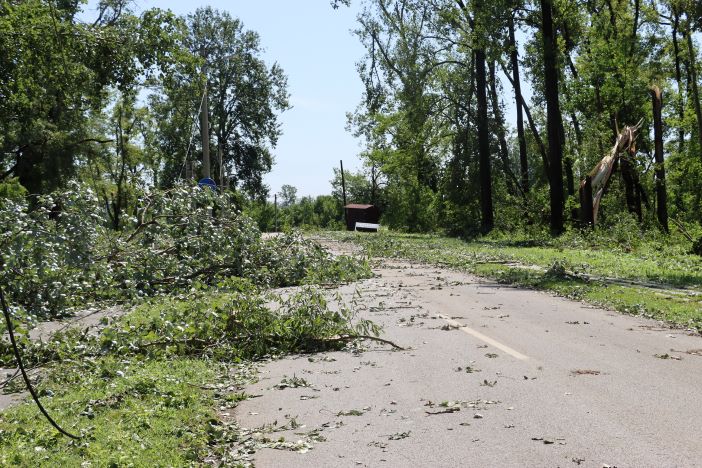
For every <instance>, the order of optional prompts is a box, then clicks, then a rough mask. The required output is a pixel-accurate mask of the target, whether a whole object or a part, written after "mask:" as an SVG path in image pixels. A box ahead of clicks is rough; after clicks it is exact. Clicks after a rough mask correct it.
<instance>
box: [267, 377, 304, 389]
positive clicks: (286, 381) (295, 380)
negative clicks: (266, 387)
mask: <svg viewBox="0 0 702 468" xmlns="http://www.w3.org/2000/svg"><path fill="white" fill-rule="evenodd" d="M311 386H312V385H311V384H310V383H309V382H308V381H306V380H305V379H303V378H302V377H297V376H295V375H293V376H292V377H289V378H288V377H283V380H281V381H280V383H279V384H275V385H274V386H273V388H275V389H277V390H284V389H286V388H299V387H311Z"/></svg>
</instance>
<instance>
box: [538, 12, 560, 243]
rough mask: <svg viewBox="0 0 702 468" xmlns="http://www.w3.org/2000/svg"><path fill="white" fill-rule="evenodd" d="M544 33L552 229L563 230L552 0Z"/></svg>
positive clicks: (543, 17) (544, 14) (544, 19)
mask: <svg viewBox="0 0 702 468" xmlns="http://www.w3.org/2000/svg"><path fill="white" fill-rule="evenodd" d="M541 33H542V37H543V47H544V95H545V98H546V120H547V128H548V154H549V158H548V159H549V166H550V169H551V176H550V177H549V186H550V192H551V193H550V195H551V196H550V198H551V231H552V233H553V234H554V235H559V234H561V233H562V232H563V207H564V205H565V203H564V200H563V147H562V145H561V125H562V124H561V109H560V104H559V98H558V64H557V60H556V38H555V36H554V32H553V16H552V5H551V0H541Z"/></svg>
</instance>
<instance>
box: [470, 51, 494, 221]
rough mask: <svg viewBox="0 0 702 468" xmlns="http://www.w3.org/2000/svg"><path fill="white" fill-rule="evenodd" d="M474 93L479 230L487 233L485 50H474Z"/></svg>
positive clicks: (489, 175) (490, 211) (489, 190)
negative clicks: (478, 183) (476, 130)
mask: <svg viewBox="0 0 702 468" xmlns="http://www.w3.org/2000/svg"><path fill="white" fill-rule="evenodd" d="M475 75H476V77H475V78H476V81H475V82H476V93H477V98H478V116H477V117H478V118H477V126H478V164H479V167H480V170H479V172H480V214H481V223H480V224H481V226H480V227H481V231H482V232H483V233H488V232H490V231H491V230H492V228H493V226H494V217H493V207H492V169H491V167H490V166H491V164H490V135H489V128H488V112H487V83H486V77H485V51H484V50H482V49H476V50H475Z"/></svg>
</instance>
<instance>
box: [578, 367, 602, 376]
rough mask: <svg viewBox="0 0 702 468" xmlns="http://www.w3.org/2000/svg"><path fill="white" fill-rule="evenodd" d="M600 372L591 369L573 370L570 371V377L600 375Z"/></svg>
mask: <svg viewBox="0 0 702 468" xmlns="http://www.w3.org/2000/svg"><path fill="white" fill-rule="evenodd" d="M601 373H602V372H600V371H598V370H592V369H575V370H572V371H570V375H572V376H577V375H600V374H601Z"/></svg>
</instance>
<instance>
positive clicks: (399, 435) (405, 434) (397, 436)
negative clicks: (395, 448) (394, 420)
mask: <svg viewBox="0 0 702 468" xmlns="http://www.w3.org/2000/svg"><path fill="white" fill-rule="evenodd" d="M411 433H412V431H407V432H396V433H395V434H392V435H390V436H388V440H401V439H406V438H408V437H409V436H410V434H411Z"/></svg>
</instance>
